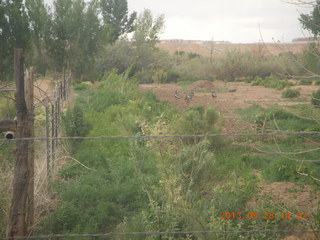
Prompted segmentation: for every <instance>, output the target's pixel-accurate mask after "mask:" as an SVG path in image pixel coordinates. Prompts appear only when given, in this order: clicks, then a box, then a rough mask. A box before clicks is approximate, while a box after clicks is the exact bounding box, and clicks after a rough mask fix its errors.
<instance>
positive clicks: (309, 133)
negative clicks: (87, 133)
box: [0, 123, 320, 149]
mask: <svg viewBox="0 0 320 240" xmlns="http://www.w3.org/2000/svg"><path fill="white" fill-rule="evenodd" d="M53 125H55V123H54V124H53ZM318 135H320V132H273V133H214V134H199V135H158V136H156V135H137V136H98V137H57V136H56V134H54V135H53V136H52V137H35V138H14V139H10V140H8V139H0V142H14V141H28V140H34V141H47V140H50V141H54V142H55V143H56V141H57V140H106V139H162V138H210V137H272V136H273V137H276V136H318ZM319 149H320V148H319Z"/></svg>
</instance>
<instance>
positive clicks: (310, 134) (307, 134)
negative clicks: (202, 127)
mask: <svg viewBox="0 0 320 240" xmlns="http://www.w3.org/2000/svg"><path fill="white" fill-rule="evenodd" d="M317 135H320V132H272V133H214V134H199V135H158V136H154V135H137V136H98V137H35V138H14V139H10V140H9V139H3V138H2V139H0V142H3V141H8V142H12V141H31V140H33V141H46V140H107V139H162V138H211V137H271V136H317Z"/></svg>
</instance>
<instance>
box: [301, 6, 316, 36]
mask: <svg viewBox="0 0 320 240" xmlns="http://www.w3.org/2000/svg"><path fill="white" fill-rule="evenodd" d="M299 21H300V22H301V24H302V27H303V29H307V30H309V31H310V32H311V33H312V34H313V36H314V37H318V36H319V35H320V1H317V3H316V4H315V5H314V7H313V11H312V12H311V13H310V14H300V18H299Z"/></svg>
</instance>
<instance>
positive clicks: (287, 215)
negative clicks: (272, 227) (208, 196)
mask: <svg viewBox="0 0 320 240" xmlns="http://www.w3.org/2000/svg"><path fill="white" fill-rule="evenodd" d="M219 218H220V219H225V220H229V219H265V220H274V219H305V220H307V212H295V213H293V212H279V213H275V212H220V216H219Z"/></svg>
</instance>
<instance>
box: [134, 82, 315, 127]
mask: <svg viewBox="0 0 320 240" xmlns="http://www.w3.org/2000/svg"><path fill="white" fill-rule="evenodd" d="M140 88H141V90H142V91H146V90H152V91H153V92H155V94H156V95H157V98H158V99H160V100H166V101H168V102H169V103H170V104H171V105H172V106H174V107H176V108H177V109H179V110H180V111H183V110H185V109H186V108H188V107H190V106H192V105H196V104H200V105H204V106H215V107H216V108H217V110H218V111H219V112H221V113H222V115H223V117H224V118H225V125H224V128H223V129H222V130H223V131H224V132H227V133H240V132H242V133H243V132H247V131H248V130H251V129H252V128H253V126H252V125H251V124H249V123H247V122H243V121H241V120H240V118H239V115H238V114H236V113H235V111H234V110H235V109H239V108H247V107H250V106H251V105H254V104H258V105H260V106H262V107H271V106H273V105H280V106H288V105H293V104H301V103H309V101H310V95H311V93H312V92H313V91H314V90H316V89H318V87H317V86H294V88H299V89H300V91H301V97H300V98H299V99H298V100H292V99H285V98H282V97H281V92H282V91H279V90H276V89H272V88H265V87H263V86H251V85H250V84H248V83H244V82H223V81H214V82H210V81H206V80H200V81H197V82H195V83H193V84H191V85H189V86H188V87H186V88H181V87H179V86H177V85H176V84H141V85H140ZM176 90H177V91H178V93H179V96H180V99H178V98H176V97H175V96H174V93H175V91H176ZM214 90H215V92H216V93H217V97H216V98H213V97H212V96H211V92H212V91H214ZM229 90H235V91H234V92H229ZM188 91H195V94H194V97H193V98H192V100H191V101H190V102H189V103H187V102H185V101H184V98H185V96H186V94H188Z"/></svg>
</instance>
